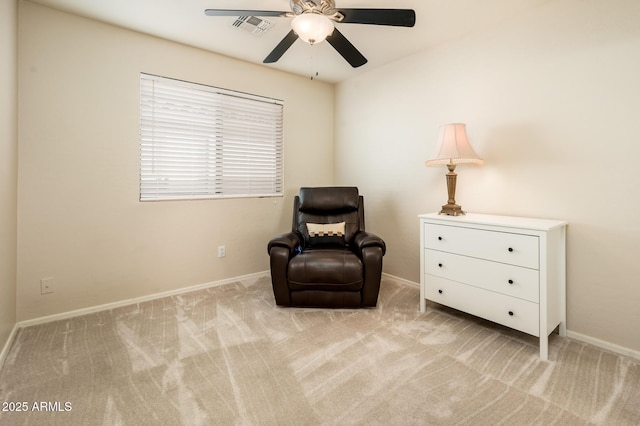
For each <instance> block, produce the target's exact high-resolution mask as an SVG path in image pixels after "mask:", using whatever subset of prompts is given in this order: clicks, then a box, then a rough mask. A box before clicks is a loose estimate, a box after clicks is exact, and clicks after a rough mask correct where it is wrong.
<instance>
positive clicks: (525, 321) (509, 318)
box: [424, 274, 540, 336]
mask: <svg viewBox="0 0 640 426" xmlns="http://www.w3.org/2000/svg"><path fill="white" fill-rule="evenodd" d="M424 280H425V282H426V284H427V286H426V289H425V297H426V298H427V299H429V300H433V301H434V302H437V303H440V304H442V305H446V306H450V307H452V308H454V309H458V310H460V311H464V312H468V313H470V314H472V315H475V316H478V317H481V318H484V319H487V320H489V321H493V322H496V323H498V324H502V325H505V326H507V327H510V328H513V329H515V330H519V331H522V332H524V333H528V334H531V335H533V336H539V335H540V332H539V330H540V326H539V323H540V317H539V315H540V312H539V305H538V304H537V303H533V302H529V301H526V300H522V299H517V298H514V297H509V296H506V295H504V294H500V293H495V292H492V291H489V290H484V289H481V288H478V287H473V286H470V285H466V284H462V283H459V282H456V281H451V280H447V279H444V278H440V277H437V276H434V275H428V274H425V277H424Z"/></svg>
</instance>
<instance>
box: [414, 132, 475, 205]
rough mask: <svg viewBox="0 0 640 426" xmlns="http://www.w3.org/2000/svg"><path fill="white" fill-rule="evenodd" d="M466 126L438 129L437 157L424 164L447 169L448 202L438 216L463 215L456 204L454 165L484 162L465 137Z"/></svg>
mask: <svg viewBox="0 0 640 426" xmlns="http://www.w3.org/2000/svg"><path fill="white" fill-rule="evenodd" d="M466 127H467V126H466V124H461V123H452V124H445V125H444V126H442V127H440V135H439V136H438V144H439V150H438V155H437V157H436V158H434V159H433V160H428V161H426V162H425V163H424V164H425V166H427V167H431V166H437V165H440V164H445V165H446V166H447V168H448V169H449V173H447V193H448V195H449V200H448V201H447V204H445V205H444V206H442V210H441V211H440V214H446V215H449V216H460V215H463V214H464V211H462V207H460V206H459V205H458V204H456V178H457V176H458V175H457V174H456V173H455V169H456V165H458V164H463V163H472V164H482V163H483V162H484V161H483V160H482V159H481V158H480V157H478V154H476V152H475V151H474V150H473V148H471V144H469V138H468V137H467V128H466Z"/></svg>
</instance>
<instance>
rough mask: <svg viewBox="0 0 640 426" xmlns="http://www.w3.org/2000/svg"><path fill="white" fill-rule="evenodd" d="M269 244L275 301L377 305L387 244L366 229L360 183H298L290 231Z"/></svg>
mask: <svg viewBox="0 0 640 426" xmlns="http://www.w3.org/2000/svg"><path fill="white" fill-rule="evenodd" d="M267 250H268V252H269V257H270V263H271V283H272V285H273V294H274V296H275V299H276V304H277V305H280V306H299V307H328V308H360V307H375V306H376V303H377V301H378V292H379V290H380V278H381V275H382V256H384V254H385V250H386V246H385V243H384V241H383V240H382V239H381V238H380V237H378V236H376V235H374V234H371V233H368V232H366V231H365V227H364V201H363V198H362V196H361V195H359V193H358V188H356V187H321V188H300V194H299V195H297V196H296V197H295V199H294V203H293V224H292V230H291V232H289V233H286V234H282V235H279V236H277V237H275V238H273V239H272V240H271V241H269V244H268V247H267Z"/></svg>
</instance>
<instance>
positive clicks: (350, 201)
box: [292, 187, 364, 243]
mask: <svg viewBox="0 0 640 426" xmlns="http://www.w3.org/2000/svg"><path fill="white" fill-rule="evenodd" d="M340 222H345V241H346V243H349V242H350V241H351V239H352V238H353V236H354V235H355V234H356V233H357V232H358V231H364V201H363V199H362V196H360V195H359V193H358V188H357V187H319V188H300V194H299V195H297V196H296V197H295V200H294V209H293V226H292V230H293V231H298V232H300V233H301V234H302V235H303V236H304V238H305V243H308V241H309V234H308V232H307V225H306V224H307V223H322V224H326V223H340Z"/></svg>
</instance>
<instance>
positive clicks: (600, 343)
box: [382, 272, 640, 360]
mask: <svg viewBox="0 0 640 426" xmlns="http://www.w3.org/2000/svg"><path fill="white" fill-rule="evenodd" d="M382 275H383V276H385V277H387V278H389V279H391V280H394V281H398V282H400V283H403V284H407V285H411V286H414V287H420V283H416V282H414V281H409V280H406V279H404V278H400V277H396V276H395V275H391V274H387V273H384V272H383V273H382ZM417 306H418V301H416V309H418V308H417ZM567 337H569V338H571V339H575V340H579V341H581V342H584V343H589V344H590V345H593V346H596V347H598V348H600V349H604V350H607V351H611V352H615V353H617V354H620V355H624V356H628V357H631V358H634V359H637V360H640V352H638V351H634V350H633V349H629V348H625V347H624V346H620V345H616V344H614V343H611V342H607V341H606V340H601V339H596V338H595V337H591V336H587V335H585V334H581V333H576V332H575V331H571V330H567Z"/></svg>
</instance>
